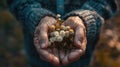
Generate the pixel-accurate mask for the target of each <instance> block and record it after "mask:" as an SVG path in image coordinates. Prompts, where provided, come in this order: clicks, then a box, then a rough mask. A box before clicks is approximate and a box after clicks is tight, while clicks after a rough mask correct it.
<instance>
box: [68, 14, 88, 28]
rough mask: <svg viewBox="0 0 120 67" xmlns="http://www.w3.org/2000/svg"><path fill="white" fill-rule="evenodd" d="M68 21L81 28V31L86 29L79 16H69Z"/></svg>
mask: <svg viewBox="0 0 120 67" xmlns="http://www.w3.org/2000/svg"><path fill="white" fill-rule="evenodd" d="M68 19H70V20H73V21H74V22H73V23H76V24H77V26H76V27H81V28H83V29H86V27H85V24H84V21H83V20H82V19H81V18H80V17H79V16H70V17H68Z"/></svg>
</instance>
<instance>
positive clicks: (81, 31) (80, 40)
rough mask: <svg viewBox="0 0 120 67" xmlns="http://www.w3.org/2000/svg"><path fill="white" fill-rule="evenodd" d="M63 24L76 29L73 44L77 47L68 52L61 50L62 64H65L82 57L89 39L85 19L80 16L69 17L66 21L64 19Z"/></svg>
mask: <svg viewBox="0 0 120 67" xmlns="http://www.w3.org/2000/svg"><path fill="white" fill-rule="evenodd" d="M63 25H65V26H70V27H71V28H73V29H74V31H75V37H74V44H73V45H74V46H75V48H73V49H71V50H70V51H68V52H64V51H62V50H60V54H59V55H60V61H61V62H62V65H63V66H65V65H67V64H70V63H72V62H74V61H76V60H78V59H80V57H81V56H82V55H83V54H84V53H85V50H86V44H87V39H86V28H85V26H84V24H83V21H82V20H81V19H80V18H79V17H78V16H72V17H69V18H68V19H67V20H66V21H64V23H63Z"/></svg>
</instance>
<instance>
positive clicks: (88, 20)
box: [7, 0, 117, 67]
mask: <svg viewBox="0 0 120 67" xmlns="http://www.w3.org/2000/svg"><path fill="white" fill-rule="evenodd" d="M7 3H8V6H9V9H10V12H11V13H12V14H13V15H14V16H15V17H16V18H17V20H19V22H20V23H21V25H22V27H23V32H24V40H25V49H26V53H27V55H28V59H29V61H30V63H31V64H32V65H34V67H35V66H36V67H37V66H39V67H40V66H41V67H42V66H44V67H52V66H53V65H51V64H50V63H47V62H45V61H43V60H41V59H40V58H39V55H38V53H37V51H36V49H35V47H34V45H33V35H34V31H35V28H36V26H37V25H38V23H39V22H40V20H41V19H42V18H43V17H44V16H53V17H55V16H56V14H57V13H59V14H61V15H62V19H64V20H65V19H67V18H68V17H69V16H79V17H80V18H81V19H82V20H83V21H84V24H85V26H86V30H87V33H86V34H87V40H88V43H87V50H86V53H85V55H83V56H82V57H81V58H80V60H78V61H76V62H74V63H72V64H70V65H68V66H69V67H73V66H75V67H80V66H81V67H85V66H88V65H89V62H90V58H91V55H92V53H93V50H94V46H95V43H96V42H97V40H98V36H99V32H100V27H101V25H102V24H103V23H104V20H107V19H109V18H110V17H112V16H113V15H114V14H115V13H116V11H117V6H116V3H115V0H7Z"/></svg>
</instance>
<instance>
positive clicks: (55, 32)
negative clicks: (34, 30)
mask: <svg viewBox="0 0 120 67" xmlns="http://www.w3.org/2000/svg"><path fill="white" fill-rule="evenodd" d="M50 36H51V37H56V36H59V32H58V31H54V32H51V33H50Z"/></svg>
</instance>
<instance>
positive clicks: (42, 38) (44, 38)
mask: <svg viewBox="0 0 120 67" xmlns="http://www.w3.org/2000/svg"><path fill="white" fill-rule="evenodd" d="M39 29H40V34H39V44H40V47H41V48H47V47H48V46H49V44H48V34H47V31H48V28H47V25H46V24H41V26H40V28H39Z"/></svg>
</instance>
